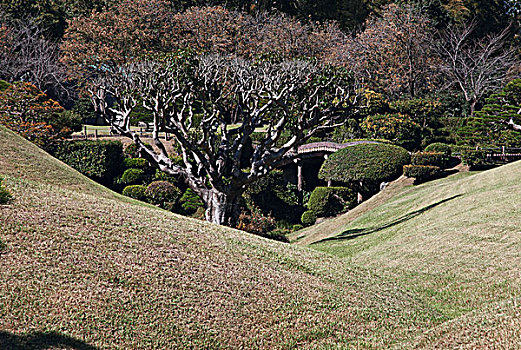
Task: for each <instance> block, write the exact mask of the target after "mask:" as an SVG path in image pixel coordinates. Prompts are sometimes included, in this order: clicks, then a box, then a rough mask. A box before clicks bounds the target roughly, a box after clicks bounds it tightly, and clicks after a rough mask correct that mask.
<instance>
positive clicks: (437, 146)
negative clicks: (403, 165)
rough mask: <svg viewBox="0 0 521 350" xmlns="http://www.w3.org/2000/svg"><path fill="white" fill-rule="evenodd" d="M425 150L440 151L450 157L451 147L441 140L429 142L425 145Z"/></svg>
mask: <svg viewBox="0 0 521 350" xmlns="http://www.w3.org/2000/svg"><path fill="white" fill-rule="evenodd" d="M424 151H425V152H441V153H443V155H444V156H445V157H450V156H451V155H452V149H451V148H450V146H449V145H447V144H446V143H442V142H435V143H431V144H430V145H428V146H427V147H425V150H424Z"/></svg>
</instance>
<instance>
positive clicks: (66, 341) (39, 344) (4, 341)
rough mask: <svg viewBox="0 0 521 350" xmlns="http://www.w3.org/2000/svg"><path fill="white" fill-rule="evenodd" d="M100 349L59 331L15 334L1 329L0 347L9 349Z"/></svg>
mask: <svg viewBox="0 0 521 350" xmlns="http://www.w3.org/2000/svg"><path fill="white" fill-rule="evenodd" d="M56 348H59V349H68V350H98V348H97V347H95V346H92V345H89V344H87V343H85V342H84V341H82V340H78V339H75V338H72V337H69V336H67V335H63V334H60V333H58V332H34V333H28V334H13V333H9V332H6V331H0V349H9V350H48V349H56Z"/></svg>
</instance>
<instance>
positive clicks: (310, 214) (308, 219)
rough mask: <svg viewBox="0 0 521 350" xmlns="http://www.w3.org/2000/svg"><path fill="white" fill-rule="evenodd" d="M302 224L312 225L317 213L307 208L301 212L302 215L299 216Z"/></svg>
mask: <svg viewBox="0 0 521 350" xmlns="http://www.w3.org/2000/svg"><path fill="white" fill-rule="evenodd" d="M300 221H302V225H303V226H311V225H314V224H315V222H316V221H317V214H315V212H314V211H313V210H307V211H305V212H304V213H302V217H301V218H300Z"/></svg>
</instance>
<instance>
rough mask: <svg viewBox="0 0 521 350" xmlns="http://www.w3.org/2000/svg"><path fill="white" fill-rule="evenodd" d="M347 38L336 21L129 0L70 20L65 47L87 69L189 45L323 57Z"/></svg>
mask: <svg viewBox="0 0 521 350" xmlns="http://www.w3.org/2000/svg"><path fill="white" fill-rule="evenodd" d="M342 38H343V33H342V32H341V31H340V29H339V28H338V26H337V25H336V24H334V23H327V24H317V23H312V24H309V25H308V24H303V23H301V22H300V21H298V20H296V19H294V18H291V17H288V16H286V15H284V14H273V15H268V14H260V15H256V16H251V15H248V14H244V13H240V12H237V11H233V10H227V9H225V8H223V7H220V6H215V7H193V8H190V9H188V10H186V11H184V12H182V13H173V12H172V9H171V8H170V7H169V6H168V5H167V3H166V1H164V0H153V1H145V0H139V1H137V2H131V1H128V0H124V1H123V2H121V3H120V4H118V5H116V6H115V7H114V8H112V9H110V10H106V11H104V12H101V13H96V12H93V13H92V14H91V15H90V16H88V17H83V18H76V19H74V20H72V21H70V23H69V28H68V29H67V32H66V33H65V39H64V44H63V45H62V49H63V50H64V52H65V57H64V61H65V62H66V63H67V64H69V65H70V66H73V67H75V69H77V68H83V69H84V68H86V67H91V68H92V67H98V68H99V67H103V66H104V65H107V64H108V65H110V66H114V65H119V64H122V63H127V62H129V61H130V60H132V59H134V58H137V57H142V56H143V55H145V54H150V53H161V52H171V51H173V50H175V49H186V48H189V49H191V50H194V51H196V52H214V53H215V52H218V53H233V54H237V55H240V56H245V57H254V56H256V55H259V54H276V55H277V56H279V57H282V58H289V57H296V56H313V57H321V56H323V53H324V52H325V51H326V50H328V49H329V48H330V47H331V46H333V45H334V44H335V43H336V42H338V41H339V40H341V39H342Z"/></svg>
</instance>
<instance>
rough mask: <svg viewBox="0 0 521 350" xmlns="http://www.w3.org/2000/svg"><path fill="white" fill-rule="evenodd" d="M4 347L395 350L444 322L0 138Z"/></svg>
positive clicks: (369, 283) (357, 273)
mask: <svg viewBox="0 0 521 350" xmlns="http://www.w3.org/2000/svg"><path fill="white" fill-rule="evenodd" d="M0 154H1V155H2V156H1V158H0V174H2V175H3V176H5V177H6V181H5V183H6V185H7V187H8V188H9V189H10V190H11V191H12V193H13V195H14V201H13V202H12V203H10V204H8V205H4V206H0V228H1V229H0V241H2V242H3V243H4V244H5V248H4V249H3V250H2V251H1V253H0V348H2V349H4V348H5V349H40V350H41V349H51V348H52V349H54V348H56V349H63V348H67V349H89V350H90V349H95V348H102V349H105V348H106V349H184V348H197V349H203V348H204V349H209V348H247V349H250V348H252V349H253V348H262V349H294V348H302V349H312V348H377V349H380V348H390V347H392V346H394V345H397V344H400V343H402V342H405V341H412V340H413V339H415V337H417V336H420V335H421V334H422V333H424V332H426V331H427V330H428V329H430V328H432V327H434V326H436V325H440V324H441V322H442V321H444V320H445V319H444V318H443V317H441V315H440V313H438V312H436V311H434V310H433V309H432V308H430V307H429V306H427V305H425V304H424V303H423V302H421V301H420V300H419V299H418V298H416V297H415V296H414V295H412V294H411V293H409V292H408V291H406V290H404V289H403V288H402V287H401V286H400V285H399V284H398V283H396V282H394V281H391V280H386V279H383V278H381V277H379V276H377V275H375V274H374V273H372V272H371V271H369V270H366V269H365V268H361V267H355V266H352V265H351V264H350V263H349V262H348V261H345V260H342V259H337V258H334V257H331V256H329V255H327V254H324V253H320V252H316V251H313V250H310V249H307V248H299V247H294V246H291V245H287V244H282V243H278V242H274V241H269V240H266V239H263V238H260V237H257V236H253V235H249V234H246V233H243V232H240V231H236V230H232V229H227V228H223V227H218V226H214V225H211V224H207V223H205V222H201V221H197V220H193V219H189V218H185V217H182V216H178V215H175V214H172V213H169V212H166V211H163V210H160V209H157V208H155V207H152V206H149V205H145V204H143V203H140V202H137V201H132V200H129V199H126V198H123V197H121V196H120V195H117V194H114V193H112V192H110V191H108V190H106V189H105V188H103V187H101V186H99V185H97V184H95V183H93V182H92V181H89V180H87V179H85V178H84V177H83V176H81V175H80V174H78V173H77V172H75V171H74V170H72V169H70V168H69V167H67V166H65V165H64V164H63V163H60V162H58V161H56V160H55V159H53V158H52V157H50V156H49V155H47V154H46V153H44V152H41V151H40V150H38V149H37V148H36V147H34V146H33V145H31V144H29V143H28V142H26V141H24V140H21V139H20V138H18V137H17V136H15V135H14V134H12V133H11V132H8V131H7V130H6V129H4V128H2V127H0Z"/></svg>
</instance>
